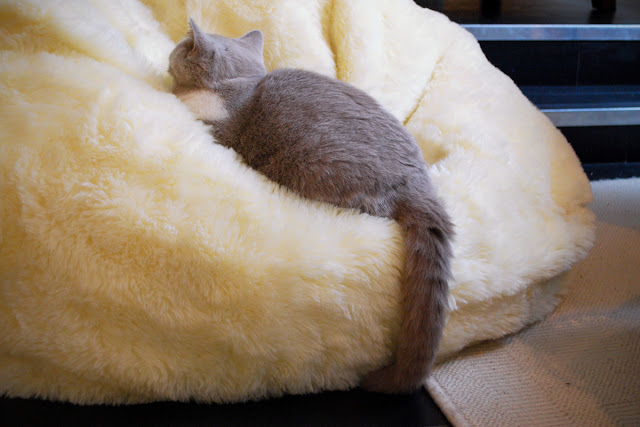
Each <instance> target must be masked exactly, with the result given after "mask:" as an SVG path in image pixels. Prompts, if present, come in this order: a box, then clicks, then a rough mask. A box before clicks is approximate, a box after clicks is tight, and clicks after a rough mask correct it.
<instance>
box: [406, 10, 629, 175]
mask: <svg viewBox="0 0 640 427" xmlns="http://www.w3.org/2000/svg"><path fill="white" fill-rule="evenodd" d="M416 3H417V4H419V5H420V6H423V7H426V8H429V9H433V10H437V11H439V12H442V13H444V14H445V15H447V16H448V17H449V18H450V19H451V20H452V21H455V22H457V23H459V24H461V25H463V26H464V27H465V28H467V29H468V30H469V31H471V32H472V33H473V34H474V35H475V36H476V38H477V39H478V40H479V42H480V45H481V47H482V50H483V51H484V53H485V55H486V56H487V58H488V59H489V60H490V61H491V62H492V63H493V64H494V65H495V66H497V67H498V68H500V69H501V70H502V71H503V72H504V73H506V74H507V75H508V76H510V77H511V78H512V79H513V80H514V82H515V83H516V84H517V85H518V86H519V87H520V89H521V90H522V92H523V93H524V94H525V95H526V96H527V97H528V98H529V99H530V100H531V101H532V102H533V103H534V104H536V105H537V106H538V107H539V108H540V109H541V110H542V111H543V112H545V114H547V116H549V118H550V119H551V120H552V121H553V122H554V123H555V125H556V126H558V127H559V128H560V130H561V131H562V132H563V134H564V135H565V136H566V137H567V139H568V140H569V142H570V143H571V145H572V146H573V148H574V150H575V151H576V153H577V154H578V157H579V158H580V160H581V161H582V163H583V166H584V168H585V171H586V172H587V174H588V175H589V178H590V179H592V180H597V179H604V178H622V177H631V176H640V0H416Z"/></svg>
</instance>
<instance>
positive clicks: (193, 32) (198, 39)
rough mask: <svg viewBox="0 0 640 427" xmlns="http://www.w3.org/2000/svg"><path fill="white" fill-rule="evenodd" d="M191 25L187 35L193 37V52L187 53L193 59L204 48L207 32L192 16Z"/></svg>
mask: <svg viewBox="0 0 640 427" xmlns="http://www.w3.org/2000/svg"><path fill="white" fill-rule="evenodd" d="M189 27H190V29H189V33H188V35H187V36H188V37H191V39H193V48H191V52H189V53H188V54H187V58H189V59H192V58H197V57H198V56H199V55H200V53H202V51H203V50H204V44H205V33H204V32H203V31H202V30H201V29H200V27H198V26H197V25H196V23H195V22H194V21H193V19H191V18H189Z"/></svg>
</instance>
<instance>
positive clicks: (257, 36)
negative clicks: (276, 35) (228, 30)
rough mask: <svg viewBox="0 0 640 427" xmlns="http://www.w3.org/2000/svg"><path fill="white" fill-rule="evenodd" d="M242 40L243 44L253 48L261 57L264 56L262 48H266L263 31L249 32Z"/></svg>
mask: <svg viewBox="0 0 640 427" xmlns="http://www.w3.org/2000/svg"><path fill="white" fill-rule="evenodd" d="M240 40H242V41H243V42H245V43H247V44H248V45H249V46H251V47H252V48H253V49H254V50H255V51H256V53H259V54H260V55H262V48H263V46H264V38H263V37H262V31H260V30H253V31H249V32H248V33H247V34H245V35H244V36H242V37H240Z"/></svg>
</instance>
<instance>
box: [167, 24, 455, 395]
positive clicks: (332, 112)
mask: <svg viewBox="0 0 640 427" xmlns="http://www.w3.org/2000/svg"><path fill="white" fill-rule="evenodd" d="M190 25H191V30H190V31H189V33H188V34H187V37H186V38H185V39H184V40H182V41H181V42H180V43H179V44H178V45H177V46H176V47H175V49H174V50H173V52H172V53H171V56H170V65H169V73H170V74H171V75H172V76H173V78H174V87H173V92H174V93H175V94H176V95H177V96H178V97H179V98H180V99H181V100H182V101H183V102H185V103H186V104H187V105H188V106H189V107H190V108H191V110H192V111H193V112H194V113H195V114H196V115H197V117H198V118H199V119H200V120H202V121H204V122H205V123H207V124H210V125H211V129H212V134H213V136H214V137H215V138H216V140H217V141H218V142H219V143H220V144H222V145H224V146H227V147H231V148H233V149H234V150H235V151H236V152H237V153H238V154H240V155H241V156H242V158H243V159H244V161H245V162H246V163H247V164H248V165H249V166H251V167H252V168H254V169H256V170H258V171H259V172H261V173H263V174H264V175H265V176H267V177H268V178H269V179H271V180H273V181H275V182H277V183H279V184H281V185H284V186H285V187H287V188H289V189H291V190H293V191H295V192H296V193H298V194H300V195H301V196H303V197H307V198H309V199H313V200H320V201H323V202H327V203H332V204H334V205H337V206H342V207H345V208H354V209H359V210H360V211H361V212H365V213H367V214H370V215H375V216H379V217H388V218H393V219H394V220H396V221H398V223H399V224H400V225H401V226H402V229H403V231H404V232H405V235H406V238H405V240H406V243H405V246H406V251H407V258H406V265H405V270H404V276H403V283H404V284H403V292H402V307H403V315H402V324H401V330H400V336H399V341H398V348H397V350H396V360H395V363H394V364H392V365H391V366H388V367H386V368H383V369H380V370H378V371H374V372H371V373H369V374H367V376H365V378H364V379H363V381H362V383H361V386H362V387H363V388H365V389H367V390H371V391H379V392H386V393H408V392H412V391H413V390H415V389H417V388H418V387H419V386H420V384H421V382H422V380H423V379H424V378H425V377H426V376H428V374H429V371H430V369H431V365H432V364H433V360H434V357H435V354H436V350H437V348H438V344H439V342H440V338H441V336H442V329H443V327H444V323H445V316H446V307H447V304H448V295H449V289H448V283H447V282H448V280H449V278H450V277H451V273H450V269H449V260H450V258H451V246H450V240H451V238H452V236H453V226H452V224H451V222H450V220H449V216H448V215H447V213H446V212H445V210H444V208H443V205H442V203H441V201H440V200H439V199H438V197H437V196H436V193H435V191H434V189H433V187H432V184H431V182H430V180H429V176H428V173H427V167H426V164H425V162H424V160H423V157H422V153H421V151H420V149H419V147H418V145H417V144H416V142H415V141H414V139H413V138H412V137H411V135H410V134H409V133H408V132H407V131H406V130H405V129H404V127H403V126H402V125H401V124H400V122H398V120H396V119H395V118H394V117H393V116H392V115H391V114H389V113H388V112H386V111H385V110H384V109H383V108H382V107H381V106H380V105H379V104H378V103H377V102H376V101H375V100H374V99H373V98H371V97H370V96H368V95H367V94H366V93H364V92H363V91H361V90H359V89H357V88H355V87H353V86H350V85H348V84H346V83H343V82H340V81H338V80H335V79H331V78H328V77H325V76H323V75H320V74H316V73H313V72H309V71H303V70H294V69H279V70H274V71H272V72H270V73H267V70H266V68H265V65H264V60H263V56H262V49H263V40H262V33H260V32H259V31H251V32H249V33H247V34H246V35H244V36H242V37H240V38H237V39H229V38H226V37H222V36H219V35H214V34H206V33H204V32H202V30H200V29H199V28H198V27H197V26H196V25H195V23H194V22H193V21H192V20H190Z"/></svg>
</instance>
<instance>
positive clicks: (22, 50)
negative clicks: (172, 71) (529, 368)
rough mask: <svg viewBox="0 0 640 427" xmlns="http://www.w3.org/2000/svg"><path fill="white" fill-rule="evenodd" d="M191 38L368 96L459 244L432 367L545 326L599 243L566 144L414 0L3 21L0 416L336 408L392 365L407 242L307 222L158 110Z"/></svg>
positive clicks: (18, 16) (7, 15)
mask: <svg viewBox="0 0 640 427" xmlns="http://www.w3.org/2000/svg"><path fill="white" fill-rule="evenodd" d="M188 17H192V18H193V19H194V20H195V21H196V22H197V23H198V24H199V25H200V26H201V27H202V28H203V29H204V30H206V31H208V32H216V33H219V34H222V35H225V36H228V37H237V36H240V35H242V34H244V33H246V32H247V31H249V30H251V29H256V28H257V29H260V30H262V32H263V33H264V36H265V41H266V44H265V60H266V64H267V67H268V68H269V69H274V68H278V67H299V68H305V69H310V70H313V71H317V72H320V73H324V74H326V75H329V76H333V77H337V78H339V79H341V80H344V81H347V82H349V83H352V84H354V85H356V86H357V87H359V88H361V89H363V90H365V91H367V92H368V93H370V94H371V95H372V96H374V97H375V98H376V99H377V100H378V101H380V103H382V105H383V106H385V107H386V108H387V109H388V110H389V111H391V112H392V113H393V114H394V115H395V116H396V117H397V118H399V119H400V120H401V121H402V122H403V123H404V124H405V125H406V127H407V129H408V130H409V131H410V132H411V133H412V134H413V135H414V137H415V138H416V140H417V141H418V143H419V144H420V146H421V147H422V150H423V152H424V157H425V159H426V160H427V161H428V162H429V163H431V164H432V166H431V168H430V171H431V175H432V178H433V180H434V182H435V185H436V187H437V188H438V191H439V193H440V195H441V197H442V198H443V200H444V201H445V204H446V206H447V208H448V210H449V212H450V213H451V216H452V219H453V221H454V223H455V226H456V232H457V237H456V240H455V243H454V252H455V256H454V259H453V273H454V276H455V279H454V280H453V281H452V282H451V284H450V285H451V289H452V300H455V301H452V304H451V305H452V308H451V312H450V316H449V321H448V324H447V327H446V330H445V334H444V339H443V342H442V346H441V349H440V357H441V358H442V357H446V356H447V355H450V354H452V353H454V352H456V351H458V350H459V349H461V348H463V347H464V346H467V345H469V344H470V343H472V342H475V341H479V340H484V339H490V338H496V337H500V336H503V335H504V334H507V333H511V332H514V331H516V330H518V329H520V328H522V327H523V326H525V325H527V324H529V323H531V322H533V321H536V320H539V319H541V318H542V317H544V316H545V315H546V314H548V313H549V312H550V311H551V310H552V309H553V308H554V307H555V305H556V304H557V303H558V301H559V294H560V293H561V291H562V286H561V278H562V273H563V272H565V271H567V270H568V269H569V268H570V266H571V265H572V264H574V263H575V262H576V261H578V260H580V259H582V258H583V257H584V256H585V255H586V253H587V251H588V250H589V248H590V246H591V244H592V240H593V220H594V218H593V215H592V213H591V211H590V210H589V209H588V207H587V205H588V203H590V202H591V191H590V187H589V182H588V180H587V178H586V176H585V174H584V172H583V171H582V169H581V167H580V163H579V161H578V159H577V158H576V156H575V154H574V152H573V151H572V150H571V148H570V146H569V145H568V144H567V142H566V140H565V139H564V138H563V136H562V135H561V133H560V132H559V131H558V130H557V129H556V128H555V127H554V126H553V125H552V124H551V123H550V122H549V120H547V118H546V117H545V116H544V115H543V114H542V113H540V112H539V111H538V110H537V109H536V108H535V107H534V106H533V105H532V104H531V103H529V101H527V99H526V98H525V97H524V96H523V95H522V94H521V93H520V91H519V90H518V89H517V87H516V86H515V85H514V84H513V82H512V81H511V80H509V78H507V77H506V76H504V75H503V74H502V73H500V72H499V71H498V70H496V69H495V68H494V67H493V66H492V65H490V64H489V63H488V62H487V60H486V59H485V57H484V56H483V54H482V52H481V50H480V48H479V46H478V44H477V42H476V41H475V39H474V38H473V37H472V36H471V35H470V34H469V33H467V32H466V31H465V30H464V29H462V28H461V27H459V26H458V25H456V24H453V23H451V22H450V21H449V20H448V19H447V18H445V17H444V16H442V15H440V14H438V13H435V12H432V11H429V10H426V9H422V8H420V7H418V6H417V5H415V4H414V3H413V2H411V1H409V0H376V1H371V0H331V1H330V0H305V1H300V0H271V1H254V0H217V1H209V0H206V1H205V0H202V1H198V0H192V1H186V2H184V1H174V2H170V1H166V0H157V1H154V0H146V1H144V2H139V1H135V0H120V1H111V0H103V1H100V0H88V1H54V0H47V1H42V0H20V1H11V0H4V1H2V2H0V393H2V394H5V395H8V396H21V397H29V396H39V397H44V398H50V399H60V400H67V401H72V402H79V403H132V402H148V401H154V400H187V399H195V400H198V401H216V402H230V401H241V400H246V399H258V398H263V397H266V396H277V395H280V394H282V393H303V392H314V391H319V390H324V389H346V388H350V387H353V386H355V385H356V384H357V383H358V380H359V378H360V377H361V376H362V375H363V374H364V373H366V372H368V371H370V370H373V369H376V368H379V367H382V366H384V365H385V364H388V363H389V362H390V361H391V360H392V356H393V348H394V340H395V337H396V335H397V332H398V327H399V315H400V304H399V290H400V286H401V284H400V282H399V280H400V275H401V271H402V268H403V262H404V254H403V252H402V247H403V245H402V238H403V236H402V235H401V233H400V230H399V227H398V226H397V225H396V224H395V223H394V222H393V221H391V220H386V219H381V218H374V217H370V216H367V215H363V214H358V213H356V212H353V211H349V210H344V209H338V208H335V207H333V206H327V205H322V204H319V203H313V202H309V201H306V200H303V199H301V198H299V197H297V196H295V195H293V194H290V193H289V192H287V191H286V190H285V189H282V188H278V187H277V186H276V185H274V184H273V183H271V182H269V181H268V180H266V179H265V178H263V177H262V176H260V175H259V174H257V173H255V172H253V171H252V170H250V169H249V168H247V167H246V166H244V165H243V164H242V162H241V159H239V158H238V156H236V154H235V153H234V152H233V151H231V150H228V149H226V148H223V147H221V146H219V145H216V144H215V141H214V140H213V139H212V137H211V136H210V135H209V133H208V130H207V127H206V126H205V125H203V124H202V123H200V122H198V121H197V120H196V119H195V118H194V117H193V115H192V114H191V113H190V112H189V110H188V109H187V107H186V106H185V105H183V104H182V103H181V102H180V101H179V100H178V99H177V98H176V97H175V96H174V95H172V94H171V93H170V91H169V88H170V84H171V81H170V77H169V75H168V73H167V66H168V57H169V53H170V52H171V50H172V48H173V46H174V45H175V43H176V42H178V41H179V40H181V39H182V37H183V36H184V34H185V33H186V31H187V19H188Z"/></svg>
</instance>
